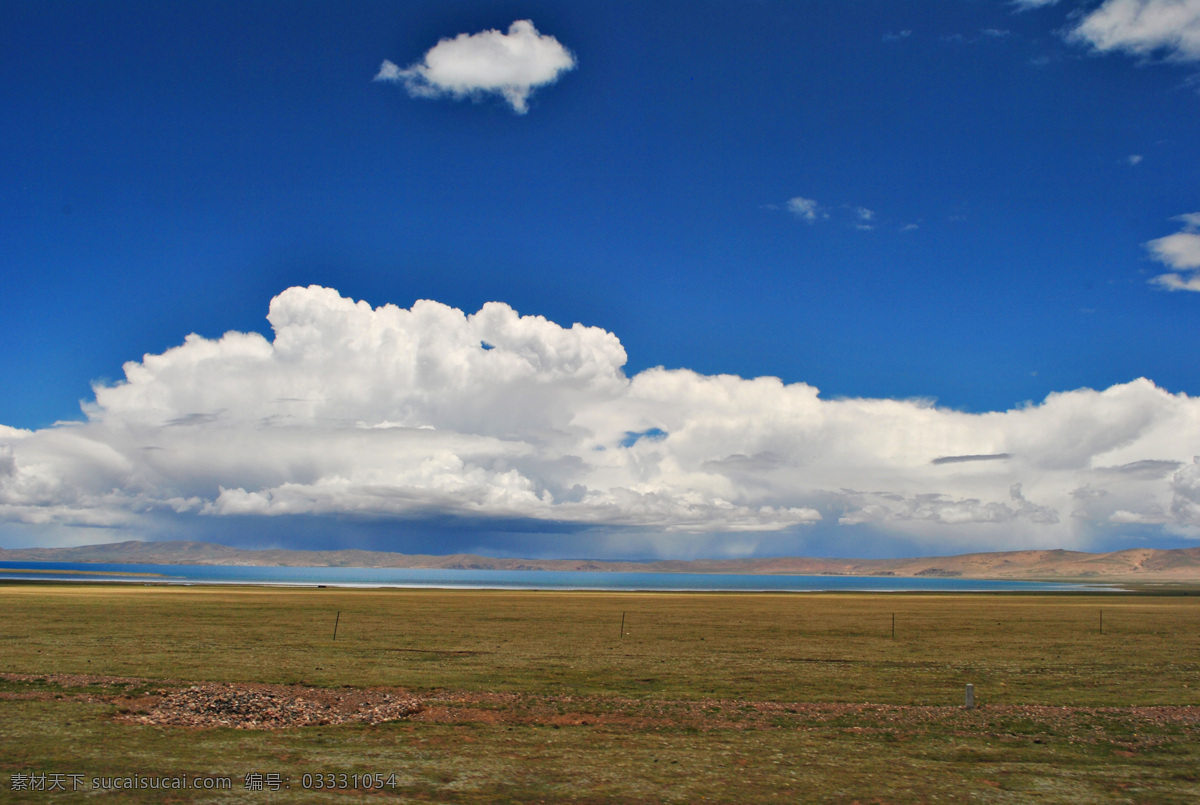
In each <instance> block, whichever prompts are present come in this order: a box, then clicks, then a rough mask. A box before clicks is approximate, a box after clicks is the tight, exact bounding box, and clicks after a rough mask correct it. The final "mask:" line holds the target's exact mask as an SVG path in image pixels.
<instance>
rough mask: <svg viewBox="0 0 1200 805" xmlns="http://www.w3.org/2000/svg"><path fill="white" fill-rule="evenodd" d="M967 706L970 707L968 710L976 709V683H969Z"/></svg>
mask: <svg viewBox="0 0 1200 805" xmlns="http://www.w3.org/2000/svg"><path fill="white" fill-rule="evenodd" d="M966 707H967V709H968V710H974V709H975V686H974V685H967V704H966Z"/></svg>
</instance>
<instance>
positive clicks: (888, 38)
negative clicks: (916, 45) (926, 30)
mask: <svg viewBox="0 0 1200 805" xmlns="http://www.w3.org/2000/svg"><path fill="white" fill-rule="evenodd" d="M910 36H912V31H909V30H903V31H900V32H899V33H892V32H891V31H887V32H886V33H884V35H883V41H884V42H899V41H901V40H902V39H908V38H909V37H910Z"/></svg>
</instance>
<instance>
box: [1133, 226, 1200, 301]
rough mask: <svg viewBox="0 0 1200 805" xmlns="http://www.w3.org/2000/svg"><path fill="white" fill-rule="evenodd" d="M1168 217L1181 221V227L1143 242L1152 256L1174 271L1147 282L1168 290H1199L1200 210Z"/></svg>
mask: <svg viewBox="0 0 1200 805" xmlns="http://www.w3.org/2000/svg"><path fill="white" fill-rule="evenodd" d="M1171 220H1172V221H1179V222H1180V223H1182V224H1183V229H1181V230H1180V231H1179V232H1176V233H1175V234H1174V235H1167V236H1166V237H1163V238H1156V239H1154V240H1151V241H1149V242H1147V243H1146V244H1144V245H1145V247H1146V248H1147V249H1148V250H1149V251H1150V253H1151V255H1152V256H1153V257H1154V259H1155V260H1157V261H1159V262H1160V263H1163V264H1164V265H1166V266H1169V267H1170V268H1173V269H1175V272H1174V273H1169V274H1160V275H1158V276H1157V277H1154V278H1153V279H1152V280H1150V282H1152V283H1153V284H1155V285H1158V286H1160V287H1162V288H1165V289H1166V290H1168V291H1200V212H1192V213H1187V214H1186V215H1177V216H1175V217H1174V218H1172V219H1171Z"/></svg>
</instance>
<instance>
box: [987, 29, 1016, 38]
mask: <svg viewBox="0 0 1200 805" xmlns="http://www.w3.org/2000/svg"><path fill="white" fill-rule="evenodd" d="M983 35H984V36H990V37H991V38H993V39H1005V38H1006V37H1009V36H1012V31H1007V30H1001V29H1000V28H984V29H983Z"/></svg>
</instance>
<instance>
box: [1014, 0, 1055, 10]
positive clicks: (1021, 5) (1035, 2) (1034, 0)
mask: <svg viewBox="0 0 1200 805" xmlns="http://www.w3.org/2000/svg"><path fill="white" fill-rule="evenodd" d="M1057 2H1058V0H1013V5H1014V6H1016V7H1017V11H1028V10H1029V9H1031V8H1041V7H1042V6H1052V5H1054V4H1055V3H1057Z"/></svg>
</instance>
